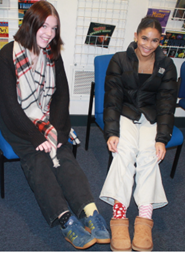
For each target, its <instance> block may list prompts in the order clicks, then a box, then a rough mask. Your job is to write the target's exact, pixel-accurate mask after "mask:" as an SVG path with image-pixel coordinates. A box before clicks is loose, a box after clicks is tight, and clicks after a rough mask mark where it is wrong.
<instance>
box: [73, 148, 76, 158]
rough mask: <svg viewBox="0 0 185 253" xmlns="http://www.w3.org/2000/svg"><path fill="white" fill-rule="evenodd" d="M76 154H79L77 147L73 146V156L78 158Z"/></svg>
mask: <svg viewBox="0 0 185 253" xmlns="http://www.w3.org/2000/svg"><path fill="white" fill-rule="evenodd" d="M76 153H77V145H73V155H74V157H75V158H76Z"/></svg>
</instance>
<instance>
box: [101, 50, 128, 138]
mask: <svg viewBox="0 0 185 253" xmlns="http://www.w3.org/2000/svg"><path fill="white" fill-rule="evenodd" d="M121 74H122V68H121V64H120V63H119V54H118V53H116V54H115V55H114V56H113V57H112V59H111V61H110V63H109V66H108V69H107V73H106V78H105V96H104V123H105V126H104V133H105V138H106V140H108V138H109V137H110V136H118V137H119V119H120V112H121V110H122V104H123V90H122V88H121V87H122V81H121Z"/></svg>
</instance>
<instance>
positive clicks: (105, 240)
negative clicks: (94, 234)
mask: <svg viewBox="0 0 185 253" xmlns="http://www.w3.org/2000/svg"><path fill="white" fill-rule="evenodd" d="M85 230H86V231H87V232H89V233H90V234H91V230H90V228H89V227H85ZM95 239H96V242H97V243H100V244H106V243H110V238H104V239H98V238H95Z"/></svg>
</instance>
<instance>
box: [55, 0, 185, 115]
mask: <svg viewBox="0 0 185 253" xmlns="http://www.w3.org/2000/svg"><path fill="white" fill-rule="evenodd" d="M147 9H148V0H130V1H129V7H128V19H127V23H126V33H125V41H124V50H126V48H127V46H128V45H129V43H130V42H131V41H132V40H133V38H134V32H135V31H136V28H137V26H138V24H139V23H140V21H141V18H143V17H144V16H145V15H146V13H147ZM57 10H58V13H59V15H60V19H61V36H62V39H63V41H64V47H63V50H62V57H63V60H64V65H65V70H66V74H67V78H68V82H69V89H70V94H71V88H72V73H71V67H72V66H73V56H74V43H75V25H76V11H77V0H58V1H57ZM182 61H183V60H182V59H174V62H175V64H176V67H177V72H178V76H179V73H180V71H179V70H180V66H181V64H182ZM88 105H89V100H88V99H87V100H84V99H82V100H81V99H79V98H78V99H75V98H71V99H70V114H72V115H75V114H76V115H87V114H88ZM175 115H176V116H177V117H185V111H184V110H182V109H180V108H178V109H177V110H176V114H175Z"/></svg>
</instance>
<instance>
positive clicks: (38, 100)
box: [13, 41, 60, 167]
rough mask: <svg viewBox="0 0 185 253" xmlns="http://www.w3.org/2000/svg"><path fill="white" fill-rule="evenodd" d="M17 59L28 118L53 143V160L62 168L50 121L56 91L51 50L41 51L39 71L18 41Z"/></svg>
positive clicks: (21, 100)
mask: <svg viewBox="0 0 185 253" xmlns="http://www.w3.org/2000/svg"><path fill="white" fill-rule="evenodd" d="M13 60H14V65H15V71H16V77H17V84H16V87H17V98H18V102H19V103H20V105H21V107H22V109H23V110H24V112H25V113H26V115H27V116H28V118H29V119H30V120H31V121H32V122H33V123H34V124H35V125H36V126H37V127H38V129H39V131H40V132H42V133H43V134H44V136H45V138H46V139H47V140H48V141H49V142H50V144H51V146H52V150H51V152H50V157H51V159H52V161H53V165H54V167H58V166H59V165H60V164H59V161H58V159H57V156H56V153H57V131H56V129H55V128H54V127H53V126H52V125H51V124H50V122H49V113H50V103H51V97H52V95H53V93H54V92H55V89H56V87H55V73H54V71H55V64H54V62H53V61H52V60H51V50H50V47H49V46H48V48H46V50H44V49H41V50H40V54H39V57H38V61H37V65H36V69H35V71H32V67H31V56H30V52H29V50H28V49H25V48H24V47H22V46H21V45H20V44H19V43H18V42H16V41H14V48H13Z"/></svg>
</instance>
